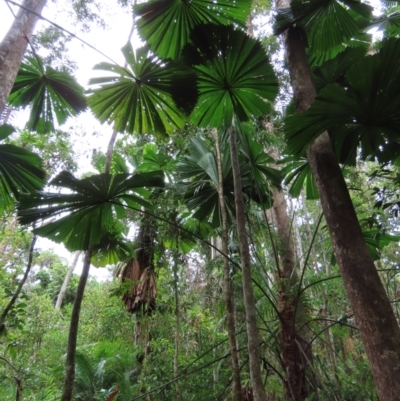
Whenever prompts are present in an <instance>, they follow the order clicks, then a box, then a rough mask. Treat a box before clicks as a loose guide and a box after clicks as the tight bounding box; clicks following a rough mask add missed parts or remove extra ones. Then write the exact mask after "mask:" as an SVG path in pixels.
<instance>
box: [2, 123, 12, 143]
mask: <svg viewBox="0 0 400 401" xmlns="http://www.w3.org/2000/svg"><path fill="white" fill-rule="evenodd" d="M13 132H15V128H14V127H13V126H12V125H10V124H3V125H1V126H0V140H3V139H6V138H8V137H9V136H10V135H11V134H12V133H13Z"/></svg>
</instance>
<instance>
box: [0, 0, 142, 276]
mask: <svg viewBox="0 0 400 401" xmlns="http://www.w3.org/2000/svg"><path fill="white" fill-rule="evenodd" d="M58 3H59V4H61V5H64V4H66V3H67V2H65V0H58ZM110 3H113V4H110ZM67 4H68V3H67ZM104 4H105V6H104V10H103V12H102V14H103V15H104V17H103V18H104V20H105V22H106V24H107V28H106V29H103V28H100V27H99V26H96V25H95V24H93V26H92V27H91V29H90V31H89V32H83V31H82V30H80V27H79V26H78V25H77V24H75V23H74V22H73V19H72V18H71V17H70V16H69V15H68V13H67V11H66V10H64V9H61V8H60V7H57V2H53V1H51V0H48V2H47V6H46V7H45V8H44V10H43V13H42V15H43V16H44V17H46V18H48V19H49V20H51V21H53V22H55V23H56V24H58V25H60V26H62V27H63V28H65V29H67V30H69V31H71V32H72V33H74V34H75V35H77V36H78V37H80V38H82V39H83V40H85V41H86V42H88V43H90V44H91V45H92V46H94V47H96V48H97V49H98V50H100V51H101V52H103V53H104V54H106V55H108V56H109V57H110V58H112V59H113V60H115V61H116V62H117V63H119V64H121V65H123V63H124V59H123V56H122V53H121V51H120V49H121V47H122V46H124V44H125V43H126V41H127V39H128V35H129V32H130V30H131V27H132V17H131V13H130V10H129V9H125V10H121V9H120V8H119V7H118V6H117V5H116V2H109V1H107V0H105V1H104ZM12 8H13V10H14V12H15V13H16V12H17V7H16V6H12ZM13 19H14V16H13V14H12V13H11V11H10V9H9V8H8V6H7V4H6V2H5V1H4V0H0V40H2V39H3V37H4V35H5V34H6V33H7V31H8V29H9V27H10V26H11V24H12V21H13ZM48 25H49V23H48V22H45V21H39V22H38V24H37V26H36V30H40V29H43V28H44V27H46V26H48ZM133 42H134V45H135V44H136V45H137V46H140V43H139V42H138V39H137V38H136V39H135V38H134V39H133ZM68 51H69V58H70V59H71V60H73V61H75V62H76V63H77V66H78V68H77V70H76V72H75V76H76V78H77V80H78V82H79V83H80V84H81V85H83V86H84V87H86V88H87V83H88V80H89V79H90V77H91V76H93V70H92V68H93V66H94V65H95V64H97V63H99V62H101V61H109V60H106V59H105V58H104V56H102V55H101V54H99V53H97V52H96V51H94V50H93V49H91V48H89V47H87V46H85V45H84V44H82V43H81V42H80V41H79V40H77V39H72V41H71V42H70V43H69V44H68ZM25 119H26V117H24V119H23V120H22V121H21V119H20V118H18V119H15V120H14V121H13V123H14V124H18V123H17V121H21V126H20V127H19V128H23V125H24V122H23V121H25ZM65 127H66V128H65ZM65 127H64V129H66V130H68V131H70V132H72V135H73V142H74V145H75V150H76V152H77V154H78V157H79V161H78V162H79V165H80V172H79V173H84V172H87V171H88V170H90V169H91V167H90V158H91V154H92V151H93V149H96V150H101V151H103V152H105V151H106V147H107V144H108V140H109V137H110V136H111V133H112V129H111V127H109V126H107V125H104V126H102V125H101V124H99V123H98V121H97V120H96V119H94V118H93V116H91V114H90V112H85V113H83V114H82V115H80V116H79V117H78V118H76V119H69V120H68V121H67V123H66V125H65ZM38 246H39V247H41V248H46V249H53V250H54V251H55V252H56V253H57V254H59V255H60V256H62V257H64V258H66V259H68V260H69V261H72V256H71V255H70V254H69V253H68V252H67V251H66V250H65V249H64V248H63V247H62V246H60V245H58V244H55V243H53V242H51V241H48V240H43V239H41V240H40V242H39V243H38ZM91 271H92V273H96V274H95V275H96V276H100V277H103V276H104V273H105V269H94V268H92V269H91ZM79 272H80V269H77V273H79Z"/></svg>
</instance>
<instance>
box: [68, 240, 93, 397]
mask: <svg viewBox="0 0 400 401" xmlns="http://www.w3.org/2000/svg"><path fill="white" fill-rule="evenodd" d="M91 258H92V247H91V246H90V247H89V249H88V250H87V251H86V252H85V258H84V260H83V268H82V274H81V277H80V279H79V284H78V289H77V291H76V297H75V301H74V306H73V308H72V314H71V323H70V326H69V334H68V345H67V361H66V368H65V382H64V389H63V393H62V397H61V401H71V399H72V391H73V389H74V380H75V356H76V342H77V338H78V327H79V316H80V312H81V306H82V300H83V294H84V292H85V287H86V282H87V279H88V276H89V269H90V260H91Z"/></svg>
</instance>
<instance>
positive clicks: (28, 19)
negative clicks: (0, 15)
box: [0, 0, 47, 114]
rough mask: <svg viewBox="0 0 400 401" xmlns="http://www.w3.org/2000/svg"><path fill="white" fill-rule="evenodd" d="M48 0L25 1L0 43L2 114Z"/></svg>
mask: <svg viewBox="0 0 400 401" xmlns="http://www.w3.org/2000/svg"><path fill="white" fill-rule="evenodd" d="M46 1H47V0H24V2H23V3H22V7H24V8H20V9H19V11H18V13H17V16H16V18H15V20H14V22H13V24H12V25H11V28H10V29H9V31H8V32H7V34H6V36H5V37H4V39H3V40H2V42H1V43H0V114H1V113H2V112H3V110H4V108H5V105H6V102H7V98H8V95H9V94H10V92H11V89H12V87H13V84H14V81H15V77H16V76H17V73H18V70H19V66H20V64H21V60H22V57H23V55H24V53H25V49H26V45H27V43H28V41H29V39H30V38H31V36H32V33H33V30H34V28H35V25H36V22H37V20H38V19H39V17H38V16H37V15H35V14H33V13H31V12H29V11H27V10H26V9H28V10H32V11H33V12H35V13H36V14H40V13H41V12H42V9H43V7H44V5H45V4H46Z"/></svg>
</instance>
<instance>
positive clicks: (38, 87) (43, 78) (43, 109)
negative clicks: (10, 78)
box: [8, 57, 86, 133]
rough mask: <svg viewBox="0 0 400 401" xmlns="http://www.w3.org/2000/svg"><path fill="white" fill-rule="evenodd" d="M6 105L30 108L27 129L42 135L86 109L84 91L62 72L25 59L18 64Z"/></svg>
mask: <svg viewBox="0 0 400 401" xmlns="http://www.w3.org/2000/svg"><path fill="white" fill-rule="evenodd" d="M8 102H9V103H10V104H12V105H13V106H15V107H26V106H28V105H31V113H30V117H29V121H28V123H27V128H28V129H30V130H33V131H38V132H41V133H45V132H50V131H54V129H55V128H54V115H55V118H56V119H57V122H58V124H60V125H61V124H63V123H65V121H66V120H67V118H68V117H70V116H75V115H77V114H78V113H79V112H81V111H83V110H85V108H86V100H85V97H84V96H83V88H82V87H81V86H80V85H79V84H78V83H77V82H76V81H75V79H74V78H72V77H71V76H70V75H69V74H68V73H66V72H64V71H56V70H55V69H53V68H52V67H50V66H46V67H44V66H43V62H42V60H41V58H40V57H36V58H33V57H27V59H26V62H25V63H22V64H21V67H20V69H19V72H18V75H17V78H16V80H15V82H14V86H13V88H12V90H11V94H10V96H9V97H8Z"/></svg>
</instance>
